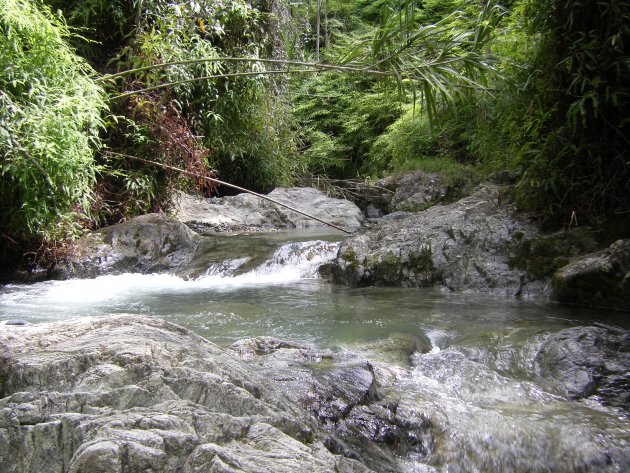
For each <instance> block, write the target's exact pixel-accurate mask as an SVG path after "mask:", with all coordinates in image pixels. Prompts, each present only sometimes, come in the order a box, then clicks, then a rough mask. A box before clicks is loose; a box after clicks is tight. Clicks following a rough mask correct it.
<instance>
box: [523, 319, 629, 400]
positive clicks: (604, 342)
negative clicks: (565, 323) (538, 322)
mask: <svg viewBox="0 0 630 473" xmlns="http://www.w3.org/2000/svg"><path fill="white" fill-rule="evenodd" d="M611 329H612V330H611ZM534 367H535V369H534V373H535V374H536V375H537V376H539V377H543V378H544V377H547V378H551V380H552V381H553V386H554V387H555V389H557V390H558V391H559V392H560V393H561V394H562V395H566V396H568V397H570V398H573V399H581V398H585V397H589V396H593V395H596V396H598V397H599V398H600V399H601V400H602V401H603V402H604V403H605V404H609V405H613V406H617V407H621V408H624V409H626V410H630V332H628V331H625V330H623V329H616V328H615V327H611V328H608V329H607V328H603V327H574V328H568V329H565V330H561V331H560V332H557V333H554V334H551V335H545V336H543V337H542V342H541V343H540V345H539V348H538V350H537V353H536V354H535V357H534Z"/></svg>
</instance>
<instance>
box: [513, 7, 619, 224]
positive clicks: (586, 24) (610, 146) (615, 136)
mask: <svg viewBox="0 0 630 473" xmlns="http://www.w3.org/2000/svg"><path fill="white" fill-rule="evenodd" d="M525 3H526V4H527V5H529V6H530V8H531V11H535V12H538V15H534V16H533V18H532V23H533V24H534V25H535V26H536V27H538V28H540V29H542V30H543V31H545V32H546V34H545V35H543V36H542V37H541V40H540V45H539V47H538V49H537V51H536V52H537V54H536V57H535V62H534V68H533V73H532V75H531V78H530V80H529V82H528V84H527V85H528V87H527V92H528V93H529V94H530V96H531V97H532V101H531V105H530V110H531V111H530V113H529V114H528V116H527V120H526V122H525V124H524V139H525V143H524V150H523V153H522V155H521V161H520V164H521V166H522V169H523V179H522V181H521V183H520V186H519V194H518V197H519V202H520V203H521V204H522V205H523V206H526V207H527V208H529V209H531V210H535V211H538V212H539V213H540V214H541V216H542V217H543V218H544V219H546V220H549V221H550V222H555V223H565V224H568V222H569V221H570V220H572V219H575V218H577V219H578V220H579V221H590V222H592V223H596V222H597V221H598V220H599V219H600V218H601V217H602V216H603V215H606V214H611V213H614V212H624V211H627V209H628V208H629V207H630V179H629V172H628V166H629V160H628V151H627V150H628V145H629V144H630V141H629V140H628V138H627V137H628V127H629V125H630V121H629V120H628V118H627V117H628V112H627V110H628V107H629V106H630V103H629V102H630V85H629V83H628V77H629V76H630V56H629V54H628V43H629V42H630V24H629V23H628V21H627V18H628V17H629V15H630V5H629V4H628V2H626V1H622V0H607V1H601V2H580V1H577V0H555V1H554V2H551V3H550V4H547V2H542V3H541V2H538V1H535V0H530V1H529V2H525Z"/></svg>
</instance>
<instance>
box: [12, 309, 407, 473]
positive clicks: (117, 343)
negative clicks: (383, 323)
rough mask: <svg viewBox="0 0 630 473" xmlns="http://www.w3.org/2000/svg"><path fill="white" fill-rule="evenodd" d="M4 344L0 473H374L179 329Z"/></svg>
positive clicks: (130, 324)
mask: <svg viewBox="0 0 630 473" xmlns="http://www.w3.org/2000/svg"><path fill="white" fill-rule="evenodd" d="M0 346H1V347H2V352H1V355H0V376H1V381H2V383H1V386H2V392H1V393H0V397H1V399H0V465H2V468H1V469H2V471H4V472H7V473H12V472H15V473H18V472H19V473H24V472H33V473H35V472H38V473H39V472H53V471H67V472H90V473H94V472H108V473H112V472H123V471H143V472H156V473H157V472H165V471H169V472H186V473H188V472H202V471H203V472H205V471H231V472H287V473H288V472H295V471H309V472H310V471H314V472H315V471H316V472H322V473H324V472H331V471H339V472H368V471H371V470H370V469H369V468H368V467H367V466H366V463H365V460H364V459H363V460H361V459H351V458H347V457H344V456H341V455H337V454H334V453H331V452H330V450H329V449H327V448H326V447H325V446H324V444H325V443H328V442H329V441H328V440H327V439H328V436H327V435H326V434H325V433H324V434H320V433H318V432H317V431H316V430H315V428H314V424H313V423H312V421H311V420H310V419H309V417H308V415H307V414H306V413H305V412H304V411H303V410H302V409H301V408H300V406H298V405H296V404H295V403H294V402H292V401H291V400H289V399H287V398H286V397H285V396H283V395H282V393H281V392H279V391H278V390H277V389H275V388H274V387H273V386H271V385H270V384H271V383H269V382H268V380H266V379H265V378H263V377H261V375H260V373H259V372H258V370H257V369H256V368H255V367H252V366H248V365H247V364H245V363H244V362H242V361H240V360H239V359H238V358H237V356H236V355H234V354H233V353H231V352H227V351H224V350H221V349H220V348H218V347H217V346H215V345H214V344H212V343H210V342H208V341H207V340H205V339H203V338H201V337H199V336H196V335H194V334H192V333H191V332H189V331H187V330H184V329H182V328H181V327H178V326H176V325H173V324H169V323H167V322H164V321H160V320H157V319H151V318H147V317H141V316H130V315H116V316H107V317H98V318H82V319H77V320H72V321H65V322H58V323H53V324H42V325H30V326H26V327H4V328H1V329H0ZM393 470H395V469H393Z"/></svg>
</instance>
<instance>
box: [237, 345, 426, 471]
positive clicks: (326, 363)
mask: <svg viewBox="0 0 630 473" xmlns="http://www.w3.org/2000/svg"><path fill="white" fill-rule="evenodd" d="M244 347H249V348H248V349H245V350H244V349H243V348H244ZM260 347H262V349H261V348H260ZM268 347H272V348H271V349H267V348H268ZM231 348H232V349H233V350H235V351H236V352H237V353H239V354H240V355H241V356H242V357H243V359H245V360H247V361H248V363H249V364H250V365H251V366H252V367H253V368H254V369H255V371H256V372H258V373H260V374H262V375H263V376H264V377H265V378H267V379H270V380H273V382H274V385H275V386H277V387H278V388H280V389H281V390H282V391H283V393H284V394H285V395H286V396H287V397H288V398H289V399H291V400H292V401H294V402H295V403H296V404H298V405H300V406H301V407H303V408H304V409H305V410H307V411H308V412H310V413H311V414H312V415H313V416H314V417H315V418H316V419H317V420H318V421H319V424H320V426H321V427H323V428H324V429H325V430H326V431H327V432H331V433H332V434H333V435H331V436H330V437H329V438H328V439H326V441H325V443H326V446H327V448H328V449H329V450H330V451H332V452H333V453H338V454H342V455H344V456H346V457H350V458H363V459H365V458H369V461H368V464H369V465H370V467H371V468H373V469H375V470H376V471H379V472H390V471H398V470H399V469H400V468H401V467H400V463H401V462H402V461H403V460H404V459H405V458H407V456H408V455H410V454H411V455H415V457H414V458H415V459H416V460H419V458H426V457H428V455H429V454H430V453H431V450H432V448H433V436H432V432H431V426H430V422H429V421H428V420H427V419H426V418H421V419H418V418H417V416H415V417H407V416H406V415H405V414H404V412H405V411H404V410H400V411H399V412H398V411H397V407H398V404H397V400H396V399H394V398H391V399H390V398H389V397H388V395H387V393H386V392H385V391H383V392H381V389H380V383H381V382H383V381H385V379H384V378H380V377H379V376H378V375H377V374H376V372H377V370H375V368H374V366H373V365H372V364H371V363H370V362H368V361H367V360H366V359H364V358H362V357H360V356H358V355H356V354H354V353H351V352H347V351H340V352H331V351H324V352H322V351H318V350H314V349H310V348H308V347H304V346H301V347H300V346H299V345H293V344H291V345H290V346H287V345H286V344H285V343H284V342H281V341H278V340H275V339H272V338H269V337H257V338H253V339H248V340H244V341H240V342H237V343H236V344H234V345H232V347H231ZM418 464H419V465H420V463H418Z"/></svg>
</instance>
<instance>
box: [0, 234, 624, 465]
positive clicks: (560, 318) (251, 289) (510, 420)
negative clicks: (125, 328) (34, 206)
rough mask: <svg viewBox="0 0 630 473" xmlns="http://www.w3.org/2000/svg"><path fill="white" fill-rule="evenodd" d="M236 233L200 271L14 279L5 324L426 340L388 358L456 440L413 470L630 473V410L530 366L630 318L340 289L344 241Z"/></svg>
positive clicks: (409, 391)
mask: <svg viewBox="0 0 630 473" xmlns="http://www.w3.org/2000/svg"><path fill="white" fill-rule="evenodd" d="M223 238H224V240H223V243H224V245H223V247H224V251H225V254H224V255H222V256H221V257H220V258H219V259H217V258H216V257H215V258H210V259H211V260H212V261H209V262H208V263H207V268H206V269H205V271H204V273H203V274H202V275H200V276H199V277H196V278H194V279H189V280H186V279H183V278H179V277H176V276H173V275H165V274H160V275H157V274H151V275H140V274H122V275H116V276H103V277H99V278H96V279H92V280H71V281H47V282H42V283H37V284H33V285H8V286H4V287H2V288H0V321H2V320H8V319H24V320H27V321H28V322H30V323H42V322H49V321H54V320H61V319H68V318H74V317H82V316H90V315H102V314H110V313H135V314H144V315H152V316H156V317H160V318H163V319H166V320H168V321H171V322H174V323H177V324H179V325H182V326H184V327H187V328H189V329H191V330H193V331H194V332H196V333H198V334H200V335H202V336H204V337H206V338H208V339H210V340H212V341H214V342H216V343H218V344H219V345H223V346H227V345H230V344H231V343H233V342H234V341H236V340H239V339H242V338H247V337H253V336H258V335H268V336H273V337H277V338H282V339H287V340H292V341H296V342H301V343H304V344H307V345H310V346H313V347H317V348H332V349H339V347H343V348H344V349H346V350H353V351H358V352H362V353H368V355H369V356H375V357H378V356H379V355H378V353H374V352H370V351H369V347H372V346H374V344H375V343H378V342H379V341H382V340H385V339H388V338H389V337H392V336H394V337H396V336H400V334H404V336H412V337H419V338H421V339H423V340H428V341H430V346H429V347H428V348H429V349H428V350H425V351H427V352H426V353H424V354H422V353H416V354H415V355H413V356H412V358H411V360H410V363H407V364H402V365H400V366H395V365H396V363H397V362H396V361H392V360H388V359H386V358H383V359H382V360H375V361H380V362H382V363H390V364H392V368H393V369H395V370H396V372H397V373H398V379H397V381H396V382H395V385H394V387H393V388H392V389H393V390H394V391H395V393H394V394H395V395H396V396H397V397H398V398H399V399H400V403H401V406H405V408H408V409H415V410H416V411H417V412H423V413H424V414H425V415H426V416H427V417H430V418H431V419H432V422H433V423H434V424H435V426H437V427H436V428H437V429H439V430H440V431H441V432H442V434H443V435H441V436H440V438H441V439H442V440H441V444H440V445H437V446H436V449H435V451H436V453H435V454H434V455H432V456H431V457H430V458H418V459H415V460H414V458H408V459H407V460H405V461H406V463H405V464H406V468H407V470H408V471H409V472H413V471H440V472H445V473H446V472H448V473H453V472H567V473H568V472H600V471H601V472H627V471H630V422H629V420H628V418H627V417H626V416H624V413H623V412H621V411H619V410H617V409H615V408H610V407H605V406H602V405H601V404H600V403H599V402H598V401H597V399H587V400H583V401H573V400H569V399H566V398H565V397H563V396H562V395H561V394H560V393H558V392H557V391H554V390H553V389H550V388H549V386H550V385H549V383H548V382H547V380H545V379H538V378H536V376H535V375H534V374H532V370H531V366H530V365H531V364H532V357H533V355H534V352H535V349H536V346H537V345H536V344H537V341H538V340H539V338H540V337H541V336H544V335H545V334H548V333H552V332H557V331H559V330H562V329H565V328H568V327H574V326H583V325H592V324H593V323H605V324H612V325H617V326H621V327H626V328H629V327H630V323H629V322H628V321H627V319H628V317H627V314H620V313H616V312H612V311H603V310H588V309H578V308H571V307H566V306H564V307H563V306H556V305H550V304H540V303H531V302H524V301H518V300H513V299H503V298H496V297H489V296H485V295H466V294H452V293H447V292H442V291H440V290H435V289H401V288H385V287H370V288H347V287H342V286H337V285H331V284H328V283H327V282H325V281H322V280H321V279H319V278H318V276H317V268H318V267H319V265H321V264H322V263H325V262H326V261H329V260H331V259H332V258H333V257H334V256H335V254H336V251H337V248H338V240H339V238H340V237H339V236H335V235H333V236H327V237H324V236H322V235H317V239H316V240H312V238H313V235H307V236H304V235H302V236H296V235H289V236H286V235H280V234H273V235H269V236H265V235H255V236H232V237H223ZM220 246H221V245H219V247H220ZM244 248H246V249H247V250H244ZM230 249H232V250H231V251H232V253H236V254H229V253H230ZM252 255H256V258H252ZM254 259H255V260H256V263H255V264H252V261H253V260H254ZM422 462H428V463H430V464H431V465H432V468H435V470H432V469H430V468H429V469H427V467H426V466H425V464H424V463H422Z"/></svg>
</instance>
